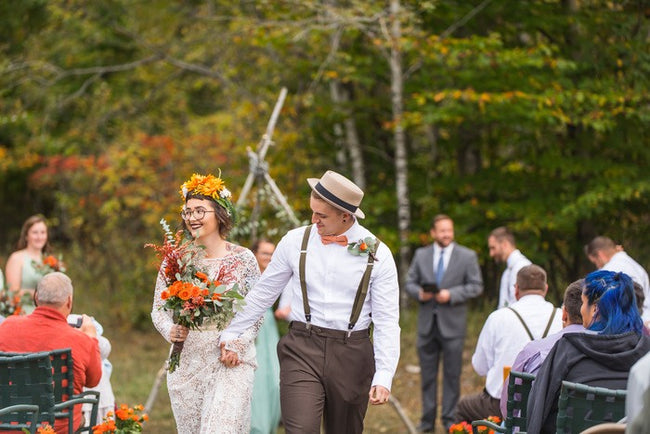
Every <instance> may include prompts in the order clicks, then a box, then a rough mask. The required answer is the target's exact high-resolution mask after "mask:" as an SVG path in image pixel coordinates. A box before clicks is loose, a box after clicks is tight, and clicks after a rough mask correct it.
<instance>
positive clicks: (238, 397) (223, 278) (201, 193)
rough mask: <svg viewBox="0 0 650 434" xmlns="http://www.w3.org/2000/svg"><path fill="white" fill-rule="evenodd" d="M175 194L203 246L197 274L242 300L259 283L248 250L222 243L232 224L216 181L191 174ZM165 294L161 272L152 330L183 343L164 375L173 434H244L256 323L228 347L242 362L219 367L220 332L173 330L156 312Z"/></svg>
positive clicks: (186, 223)
mask: <svg viewBox="0 0 650 434" xmlns="http://www.w3.org/2000/svg"><path fill="white" fill-rule="evenodd" d="M181 190H182V191H181V193H182V195H183V199H184V202H185V205H184V206H183V210H182V211H181V217H182V218H183V223H184V226H185V229H187V230H188V231H189V232H190V233H191V234H192V236H193V237H194V238H195V239H196V241H197V244H198V245H203V246H205V256H204V257H203V258H201V259H198V261H200V262H201V263H200V266H201V268H203V269H206V270H209V276H208V277H209V278H210V279H211V280H219V281H220V282H222V283H226V284H227V283H235V282H237V283H239V287H240V292H241V293H242V295H246V293H247V292H248V291H249V290H250V289H251V288H252V287H253V285H254V284H255V282H256V281H257V279H258V277H259V268H258V266H257V261H256V260H255V256H254V255H253V253H252V252H251V251H250V250H248V249H246V248H244V247H241V246H238V245H235V244H232V243H230V242H228V241H226V237H227V235H228V233H229V231H230V230H231V229H232V226H233V218H234V207H233V205H232V202H231V201H230V192H229V191H228V190H227V189H226V188H225V185H224V183H223V181H222V180H221V179H220V178H218V177H215V176H213V175H206V176H202V175H196V174H195V175H193V176H192V178H191V179H190V180H188V181H187V182H185V183H184V184H183V185H182V189H181ZM161 270H162V267H161ZM165 289H166V287H165V281H164V278H163V276H162V272H161V273H159V274H158V279H157V281H156V291H155V295H154V300H153V309H152V312H151V317H152V319H153V323H154V326H155V327H156V329H157V330H158V331H159V332H160V334H161V335H162V336H163V337H164V338H165V339H166V340H167V341H169V342H170V343H173V342H180V341H184V342H185V343H184V348H183V353H182V358H181V362H180V364H179V366H178V368H177V369H176V370H175V371H174V372H172V373H168V374H167V388H168V391H169V397H170V400H171V405H172V410H173V412H174V418H175V419H176V428H177V430H178V432H179V433H183V434H184V433H187V434H196V433H242V434H243V433H248V432H249V430H250V408H251V405H250V401H251V395H252V389H253V378H254V369H255V367H256V364H255V363H256V362H255V345H254V341H255V337H256V335H257V331H258V329H259V325H260V323H257V324H256V325H254V326H253V327H251V328H250V329H249V330H248V331H247V332H246V333H245V334H244V335H242V336H241V339H239V340H238V341H237V342H234V343H233V346H235V347H236V348H237V349H238V350H241V351H243V354H245V356H244V358H243V360H242V363H241V364H240V365H238V366H237V367H235V368H227V367H226V366H224V365H223V364H222V363H221V362H220V361H219V357H220V355H221V351H220V349H219V346H218V342H219V336H220V334H221V328H217V326H216V325H212V326H210V325H209V324H208V325H204V326H202V327H201V329H200V330H190V329H188V328H186V327H183V326H181V325H178V324H174V322H173V321H172V314H171V312H169V311H165V310H163V309H161V306H162V305H163V300H162V298H161V293H162V291H164V290H165ZM240 354H241V353H240Z"/></svg>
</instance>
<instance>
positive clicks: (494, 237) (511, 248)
mask: <svg viewBox="0 0 650 434" xmlns="http://www.w3.org/2000/svg"><path fill="white" fill-rule="evenodd" d="M488 250H489V252H490V258H493V259H494V260H495V261H496V262H498V263H505V264H506V269H505V270H503V274H502V275H501V281H500V283H499V304H498V308H502V307H505V306H509V305H511V304H513V303H515V302H516V301H517V298H516V297H515V282H516V281H517V273H519V270H521V269H522V267H524V266H526V265H530V264H532V262H530V260H529V259H528V258H527V257H525V256H524V255H523V253H521V252H520V251H519V249H518V248H517V247H516V246H515V235H514V234H513V233H512V232H511V231H510V230H509V229H508V228H506V227H505V226H501V227H498V228H496V229H494V230H493V231H492V232H490V236H489V237H488Z"/></svg>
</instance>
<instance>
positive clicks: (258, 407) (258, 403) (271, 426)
mask: <svg viewBox="0 0 650 434" xmlns="http://www.w3.org/2000/svg"><path fill="white" fill-rule="evenodd" d="M251 250H252V251H253V254H254V255H255V259H257V263H258V265H259V266H260V271H261V272H262V273H263V272H264V270H265V269H266V267H267V265H269V262H271V256H273V251H274V250H275V244H273V243H272V242H271V241H269V240H265V239H261V240H258V241H256V242H255V243H254V244H253V246H252V247H251ZM279 339H280V336H279V334H278V328H277V325H276V323H275V319H274V318H273V311H272V310H271V309H267V311H266V313H265V314H264V323H262V327H261V328H260V331H259V333H258V334H257V339H256V340H255V349H256V351H257V369H256V370H255V381H254V383H253V401H252V408H251V431H250V432H251V434H269V433H275V432H277V428H278V424H279V423H280V362H279V361H278V355H277V351H276V347H277V345H278V341H279Z"/></svg>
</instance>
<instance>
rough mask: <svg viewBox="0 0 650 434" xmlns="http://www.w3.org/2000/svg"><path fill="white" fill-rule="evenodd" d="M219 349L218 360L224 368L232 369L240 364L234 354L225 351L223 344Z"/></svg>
mask: <svg viewBox="0 0 650 434" xmlns="http://www.w3.org/2000/svg"><path fill="white" fill-rule="evenodd" d="M219 347H220V348H221V357H220V359H219V360H221V363H223V364H224V365H226V367H228V368H233V367H235V366H237V365H239V364H240V363H241V362H240V361H239V357H238V356H237V353H236V352H234V351H230V350H227V349H226V343H225V342H221V344H219Z"/></svg>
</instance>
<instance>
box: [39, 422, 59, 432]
mask: <svg viewBox="0 0 650 434" xmlns="http://www.w3.org/2000/svg"><path fill="white" fill-rule="evenodd" d="M36 434H56V431H54V428H53V427H52V425H50V424H49V423H47V422H44V423H43V425H41V426H39V427H38V428H36Z"/></svg>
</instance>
